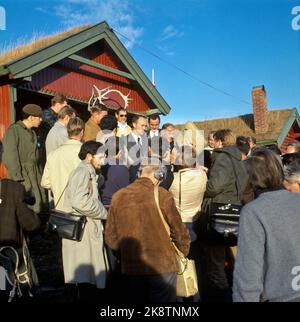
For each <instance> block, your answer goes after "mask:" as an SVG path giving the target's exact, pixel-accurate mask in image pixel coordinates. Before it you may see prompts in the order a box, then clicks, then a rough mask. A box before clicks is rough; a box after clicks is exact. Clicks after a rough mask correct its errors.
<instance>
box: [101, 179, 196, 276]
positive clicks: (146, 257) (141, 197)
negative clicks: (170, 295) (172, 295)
mask: <svg viewBox="0 0 300 322" xmlns="http://www.w3.org/2000/svg"><path fill="white" fill-rule="evenodd" d="M159 203H160V207H161V210H162V213H163V215H164V218H165V220H166V222H167V223H168V224H169V226H170V229H171V238H172V240H173V242H174V243H175V245H176V246H177V247H178V248H179V249H180V250H181V251H182V252H183V253H184V254H185V255H187V254H188V252H189V247H190V236H189V233H188V230H187V228H186V226H185V225H184V224H183V223H182V221H181V217H180V215H179V213H178V211H177V209H176V205H175V202H174V199H173V197H172V194H171V193H170V192H168V191H167V190H165V189H163V188H159ZM105 241H106V243H107V244H108V245H109V246H110V247H111V248H112V249H115V250H119V251H120V255H121V265H122V273H123V274H129V275H157V274H163V273H169V272H176V271H178V267H177V261H176V256H175V250H174V247H173V245H172V243H171V241H170V238H169V237H168V234H167V232H166V230H165V227H164V226H163V223H162V220H161V218H160V215H159V212H158V210H157V207H156V203H155V198H154V186H153V184H152V182H151V180H149V179H148V178H138V179H136V180H135V181H134V182H133V183H132V184H131V185H129V186H128V187H126V188H124V189H121V190H119V191H118V192H117V193H116V194H115V195H114V196H113V198H112V203H111V208H110V211H109V214H108V218H107V223H106V227H105Z"/></svg>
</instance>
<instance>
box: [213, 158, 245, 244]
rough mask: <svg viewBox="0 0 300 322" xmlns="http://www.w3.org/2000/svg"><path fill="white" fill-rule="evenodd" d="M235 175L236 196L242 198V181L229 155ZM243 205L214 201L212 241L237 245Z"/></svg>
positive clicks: (238, 198)
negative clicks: (240, 181)
mask: <svg viewBox="0 0 300 322" xmlns="http://www.w3.org/2000/svg"><path fill="white" fill-rule="evenodd" d="M229 158H230V161H231V164H232V168H233V173H234V177H235V186H236V198H237V201H239V200H240V193H241V188H240V183H239V180H238V176H237V173H236V169H235V166H234V162H233V160H232V158H231V156H229ZM241 208H242V206H241V205H240V204H231V203H229V202H227V203H222V202H212V203H211V204H210V206H209V228H210V232H211V233H212V235H211V236H210V238H211V241H212V242H213V243H215V244H218V245H222V246H236V244H237V238H238V231H239V219H240V211H241Z"/></svg>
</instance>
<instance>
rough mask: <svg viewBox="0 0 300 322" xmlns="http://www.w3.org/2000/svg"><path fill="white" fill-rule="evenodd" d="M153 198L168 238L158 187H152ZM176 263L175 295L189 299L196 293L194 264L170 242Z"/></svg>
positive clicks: (168, 230) (168, 228) (167, 226)
mask: <svg viewBox="0 0 300 322" xmlns="http://www.w3.org/2000/svg"><path fill="white" fill-rule="evenodd" d="M154 197H155V203H156V206H157V209H158V212H159V215H160V217H161V220H162V222H163V224H164V227H165V229H166V231H167V233H168V236H169V237H170V227H169V225H168V224H167V223H166V221H165V218H164V216H163V214H162V212H161V209H160V206H159V194H158V186H155V187H154ZM171 242H172V244H173V246H174V249H175V253H176V258H177V262H178V273H177V284H176V295H177V296H181V297H190V296H193V295H195V294H197V293H198V281H197V273H196V267H195V262H194V261H193V260H191V259H188V258H187V257H185V256H184V255H183V254H182V252H181V251H180V250H179V249H178V248H177V247H176V245H175V244H174V243H173V241H172V240H171Z"/></svg>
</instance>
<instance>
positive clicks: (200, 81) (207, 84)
mask: <svg viewBox="0 0 300 322" xmlns="http://www.w3.org/2000/svg"><path fill="white" fill-rule="evenodd" d="M111 30H112V31H113V32H115V33H116V34H119V35H120V36H122V37H123V38H125V39H126V40H128V41H130V42H133V40H132V39H130V38H128V37H127V36H125V35H123V34H122V33H120V32H119V31H118V30H116V29H114V28H111ZM137 46H138V47H140V48H141V49H142V50H143V51H145V52H147V53H148V54H149V55H151V56H153V57H155V58H156V59H158V60H160V61H161V62H163V63H165V64H167V65H169V66H171V67H172V68H174V69H176V70H178V71H179V72H181V73H183V74H185V75H186V76H188V77H190V78H191V79H193V80H195V81H197V82H198V83H200V84H202V85H204V86H207V87H209V88H211V89H213V90H215V91H217V92H219V93H222V94H223V95H226V96H229V97H231V98H234V99H236V100H238V101H240V102H242V103H244V104H247V105H251V103H249V102H248V101H246V100H244V99H242V98H240V97H237V96H235V95H233V94H231V93H229V92H226V91H224V90H222V89H219V88H217V87H216V86H214V85H211V84H209V83H207V82H204V81H202V80H201V79H199V78H198V77H196V76H194V75H192V74H190V73H189V72H186V71H185V70H184V69H182V68H180V67H178V66H176V65H175V64H173V63H170V62H168V61H167V60H165V59H163V58H161V57H160V56H158V55H157V54H154V53H153V52H151V51H150V50H148V49H147V48H144V47H142V46H141V45H139V44H137Z"/></svg>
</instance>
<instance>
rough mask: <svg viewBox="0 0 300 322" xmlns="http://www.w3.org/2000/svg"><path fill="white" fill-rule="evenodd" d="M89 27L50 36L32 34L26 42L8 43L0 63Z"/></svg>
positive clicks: (6, 62) (76, 28) (75, 28)
mask: <svg viewBox="0 0 300 322" xmlns="http://www.w3.org/2000/svg"><path fill="white" fill-rule="evenodd" d="M90 27H91V25H83V26H78V27H74V28H71V29H68V30H66V31H62V32H57V33H55V34H53V35H50V36H49V35H48V36H41V37H39V36H34V37H33V38H32V39H31V40H30V42H29V43H28V44H21V45H20V44H16V45H14V44H12V45H9V46H8V49H7V50H5V49H4V52H3V54H1V55H0V65H5V64H8V63H11V62H13V61H15V60H18V59H20V58H22V57H25V56H27V55H30V54H32V53H34V52H35V51H37V50H39V49H41V48H45V47H47V46H49V45H51V44H53V43H55V42H58V41H60V40H62V39H65V38H67V37H69V36H72V35H74V34H76V33H78V32H80V31H83V30H85V29H88V28H90ZM0 50H1V48H0ZM0 52H1V51H0Z"/></svg>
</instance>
